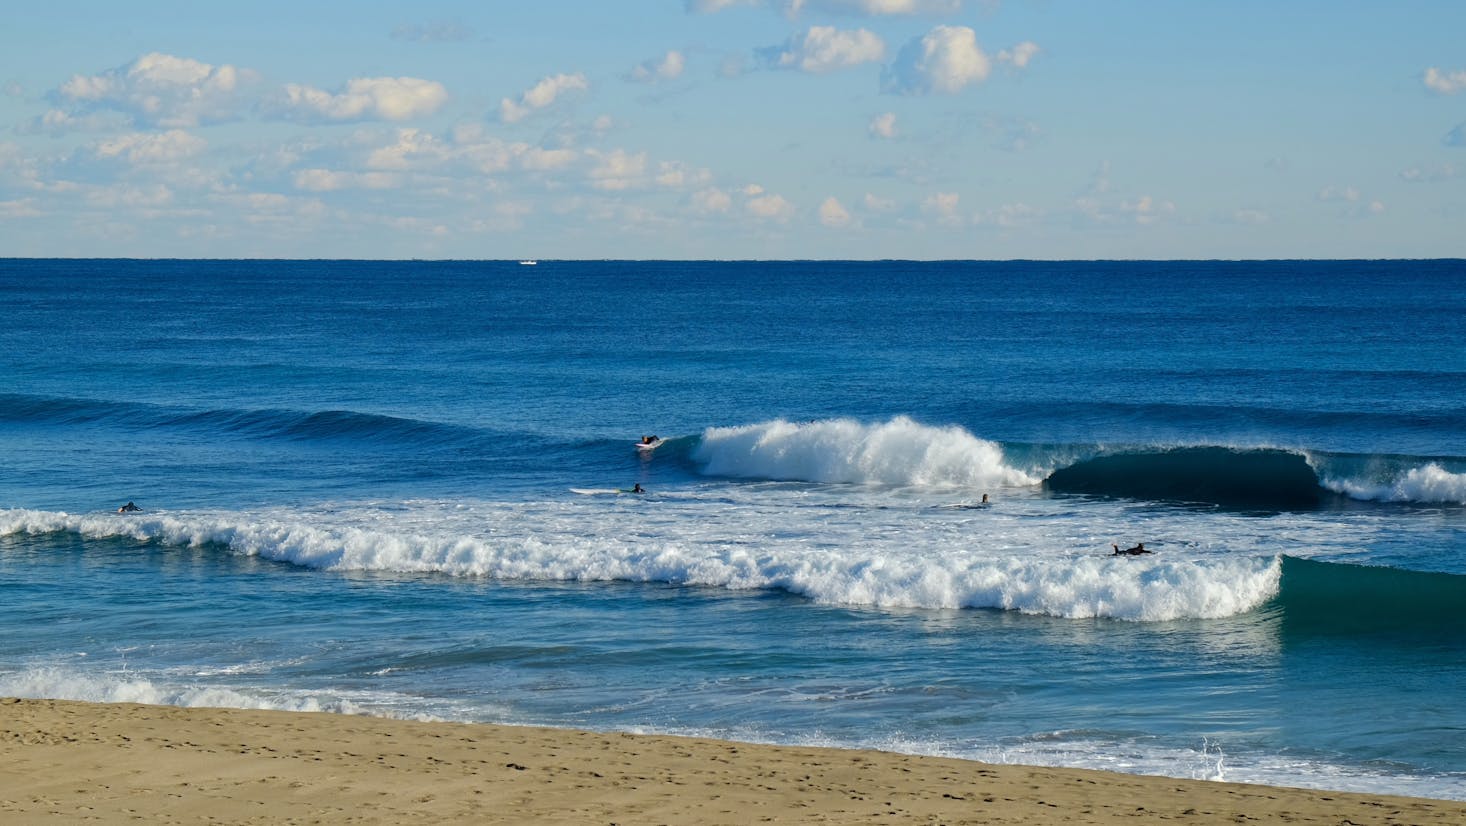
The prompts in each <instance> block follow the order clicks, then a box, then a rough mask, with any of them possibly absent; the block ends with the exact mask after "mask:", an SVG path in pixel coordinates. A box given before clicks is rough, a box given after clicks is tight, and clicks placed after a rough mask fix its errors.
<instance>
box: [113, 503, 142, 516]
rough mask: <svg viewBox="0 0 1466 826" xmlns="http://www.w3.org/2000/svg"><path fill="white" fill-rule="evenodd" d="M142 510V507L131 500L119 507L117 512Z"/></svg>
mask: <svg viewBox="0 0 1466 826" xmlns="http://www.w3.org/2000/svg"><path fill="white" fill-rule="evenodd" d="M140 510H142V508H140V507H138V506H137V505H134V504H133V503H131V502H128V503H127V504H126V505H123V506H122V507H120V508H118V509H117V512H118V513H132V512H133V511H140Z"/></svg>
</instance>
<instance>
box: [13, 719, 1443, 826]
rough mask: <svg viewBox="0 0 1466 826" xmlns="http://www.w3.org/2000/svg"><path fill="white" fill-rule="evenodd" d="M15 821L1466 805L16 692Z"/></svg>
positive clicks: (1249, 812) (1115, 817)
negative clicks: (33, 697) (46, 697)
mask: <svg viewBox="0 0 1466 826" xmlns="http://www.w3.org/2000/svg"><path fill="white" fill-rule="evenodd" d="M0 815H3V816H4V817H5V819H6V820H7V821H10V822H17V821H18V822H27V823H30V822H39V821H47V820H54V821H57V822H68V823H70V822H89V823H103V824H111V823H132V822H149V823H196V822H202V821H208V822H212V823H246V822H255V823H265V822H270V823H274V822H299V823H348V822H355V823H362V822H367V823H372V822H381V823H409V822H410V823H463V822H472V823H527V822H537V823H566V824H580V823H586V824H594V823H600V824H621V825H622V826H625V824H636V823H675V824H724V823H727V824H734V823H827V824H855V823H875V822H878V823H883V824H884V823H895V824H905V823H923V824H935V823H946V824H1002V823H1015V824H1016V823H1024V824H1055V826H1057V824H1060V823H1075V824H1104V823H1118V822H1125V823H1136V822H1153V821H1160V820H1165V821H1167V822H1174V823H1181V824H1213V823H1232V824H1235V823H1239V822H1247V821H1250V820H1255V821H1269V822H1276V821H1281V820H1286V821H1288V822H1291V823H1299V824H1325V823H1327V824H1339V823H1344V822H1349V823H1353V824H1356V826H1366V824H1407V823H1408V824H1436V823H1439V824H1448V823H1449V824H1456V823H1463V822H1466V802H1460V801H1449V800H1433V799H1425V798H1409V797H1399V796H1393V795H1377V794H1361V793H1352V792H1330V791H1318V790H1312V789H1295V788H1283V787H1274V786H1262V785H1250V784H1239V783H1226V782H1217V781H1206V780H1179V779H1175V778H1168V777H1156V776H1147V775H1128V774H1113V773H1109V772H1103V771H1097V770H1091V769H1054V768H1044V767H1028V766H1015V765H989V764H984V763H978V762H974V761H969V760H960V759H955V758H941V757H918V756H911V755H902V754H895V753H889V752H875V751H857V750H844V749H834V748H817V747H799V746H768V745H754V744H746V743H737V742H729V741H720V740H711V739H702V738H688V737H675V736H664V735H634V734H621V733H600V732H590V731H579V730H574V729H550V728H537V727H528V726H505V725H494V724H487V723H450V722H415V721H404V720H393V719H388V718H382V717H366V716H353V715H341V714H333V713H324V712H296V711H257V710H242V709H228V708H183V707H177V706H146V705H136V704H126V703H117V704H111V703H106V704H101V703H83V702H75V701H65V700H29V699H15V698H6V699H0Z"/></svg>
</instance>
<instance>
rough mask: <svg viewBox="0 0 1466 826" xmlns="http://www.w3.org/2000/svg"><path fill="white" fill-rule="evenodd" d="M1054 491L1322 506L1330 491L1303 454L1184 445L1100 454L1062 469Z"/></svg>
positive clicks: (1052, 479)
mask: <svg viewBox="0 0 1466 826" xmlns="http://www.w3.org/2000/svg"><path fill="white" fill-rule="evenodd" d="M1044 486H1045V487H1046V488H1048V489H1049V490H1053V491H1058V492H1061V493H1087V494H1095V495H1100V496H1119V497H1125V498H1130V499H1153V500H1162V501H1181V502H1204V503H1209V504H1216V505H1225V506H1235V507H1274V508H1298V507H1311V506H1314V505H1318V504H1319V503H1320V501H1321V499H1322V498H1323V495H1324V493H1325V491H1324V489H1323V488H1322V487H1321V486H1320V484H1319V479H1318V475H1317V474H1316V473H1315V472H1314V470H1313V468H1312V467H1310V466H1309V464H1308V460H1307V458H1306V457H1305V456H1303V455H1302V454H1300V453H1292V452H1288V451H1284V450H1270V449H1264V450H1235V449H1232V448H1224V447H1184V448H1173V449H1170V450H1159V451H1134V452H1124V453H1114V454H1109V455H1102V456H1096V457H1094V458H1091V459H1086V460H1083V461H1080V462H1077V463H1075V464H1073V465H1070V466H1068V467H1064V468H1060V469H1058V470H1056V471H1054V472H1053V473H1051V474H1049V477H1048V478H1047V479H1045V480H1044Z"/></svg>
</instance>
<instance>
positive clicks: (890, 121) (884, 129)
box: [867, 112, 896, 138]
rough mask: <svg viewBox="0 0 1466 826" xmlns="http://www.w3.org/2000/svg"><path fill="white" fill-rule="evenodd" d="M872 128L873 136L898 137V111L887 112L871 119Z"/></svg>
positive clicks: (870, 128)
mask: <svg viewBox="0 0 1466 826" xmlns="http://www.w3.org/2000/svg"><path fill="white" fill-rule="evenodd" d="M867 128H868V129H869V130H870V134H871V136H872V137H876V138H894V137H896V113H895V112H885V113H883V114H880V115H876V116H875V117H873V118H871V119H870V126H869V127H867Z"/></svg>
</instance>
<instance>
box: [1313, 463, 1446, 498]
mask: <svg viewBox="0 0 1466 826" xmlns="http://www.w3.org/2000/svg"><path fill="white" fill-rule="evenodd" d="M1324 485H1325V486H1327V487H1328V488H1329V489H1330V490H1333V491H1335V492H1337V493H1342V494H1344V495H1345V496H1349V497H1351V498H1354V499H1361V500H1366V501H1374V502H1420V503H1422V504H1457V505H1466V473H1452V472H1450V471H1448V470H1446V469H1445V468H1443V467H1441V466H1440V465H1438V464H1436V463H1434V462H1432V463H1430V464H1428V465H1424V466H1423V467H1417V468H1411V469H1410V470H1408V471H1406V472H1405V473H1404V474H1402V475H1400V476H1399V477H1397V478H1395V479H1392V480H1390V481H1388V482H1384V483H1378V482H1366V481H1360V480H1356V479H1338V480H1335V479H1325V480H1324Z"/></svg>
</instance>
